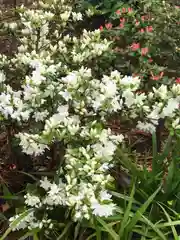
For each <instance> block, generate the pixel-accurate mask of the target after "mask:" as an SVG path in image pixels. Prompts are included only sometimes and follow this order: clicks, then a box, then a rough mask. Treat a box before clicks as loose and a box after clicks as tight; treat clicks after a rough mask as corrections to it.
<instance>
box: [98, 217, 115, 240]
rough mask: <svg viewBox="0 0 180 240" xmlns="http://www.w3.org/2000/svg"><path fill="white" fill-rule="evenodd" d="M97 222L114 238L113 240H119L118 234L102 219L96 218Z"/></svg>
mask: <svg viewBox="0 0 180 240" xmlns="http://www.w3.org/2000/svg"><path fill="white" fill-rule="evenodd" d="M96 219H97V221H98V222H99V223H100V224H101V225H102V226H103V227H104V229H105V230H106V231H107V232H108V233H109V234H110V235H111V236H112V238H113V240H119V237H118V235H117V233H116V232H115V231H114V230H113V229H112V228H111V227H110V226H109V225H108V224H107V223H106V222H104V221H103V220H102V219H101V218H100V217H96Z"/></svg>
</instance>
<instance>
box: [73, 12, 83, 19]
mask: <svg viewBox="0 0 180 240" xmlns="http://www.w3.org/2000/svg"><path fill="white" fill-rule="evenodd" d="M72 17H73V20H74V21H80V20H82V14H81V13H80V12H79V13H76V12H72Z"/></svg>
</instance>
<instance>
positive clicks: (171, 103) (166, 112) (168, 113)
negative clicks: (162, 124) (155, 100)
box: [162, 98, 180, 117]
mask: <svg viewBox="0 0 180 240" xmlns="http://www.w3.org/2000/svg"><path fill="white" fill-rule="evenodd" d="M179 104H180V101H179V99H175V98H170V99H169V100H168V103H167V105H166V106H165V107H164V108H163V110H162V117H172V116H173V114H174V111H175V110H176V109H178V108H179Z"/></svg>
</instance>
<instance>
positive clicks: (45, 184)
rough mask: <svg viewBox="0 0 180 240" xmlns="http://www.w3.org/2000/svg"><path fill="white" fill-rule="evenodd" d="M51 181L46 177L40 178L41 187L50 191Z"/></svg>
mask: <svg viewBox="0 0 180 240" xmlns="http://www.w3.org/2000/svg"><path fill="white" fill-rule="evenodd" d="M51 185H52V184H51V182H50V181H49V180H48V179H47V177H45V178H44V179H43V180H40V187H42V188H44V190H46V191H48V190H49V189H50V188H51Z"/></svg>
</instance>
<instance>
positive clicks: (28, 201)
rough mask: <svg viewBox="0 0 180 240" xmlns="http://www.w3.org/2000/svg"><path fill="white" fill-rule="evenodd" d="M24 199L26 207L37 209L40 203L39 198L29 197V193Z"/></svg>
mask: <svg viewBox="0 0 180 240" xmlns="http://www.w3.org/2000/svg"><path fill="white" fill-rule="evenodd" d="M24 198H25V199H26V200H25V203H26V204H27V205H28V206H31V207H39V205H40V203H41V201H40V198H39V197H37V196H35V195H30V194H29V193H27V194H26V195H25V196H24Z"/></svg>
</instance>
